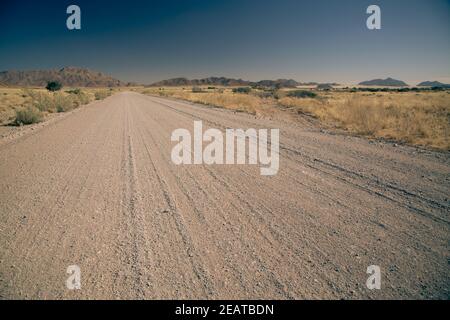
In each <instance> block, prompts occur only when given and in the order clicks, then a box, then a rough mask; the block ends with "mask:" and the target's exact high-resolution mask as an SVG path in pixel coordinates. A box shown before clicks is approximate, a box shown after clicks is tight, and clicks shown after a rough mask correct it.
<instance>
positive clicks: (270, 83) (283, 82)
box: [150, 77, 300, 88]
mask: <svg viewBox="0 0 450 320" xmlns="http://www.w3.org/2000/svg"><path fill="white" fill-rule="evenodd" d="M205 85H208V86H263V87H279V88H295V87H296V86H298V85H300V83H298V82H297V81H295V80H292V79H278V80H261V81H257V82H252V81H246V80H242V79H233V78H225V77H209V78H203V79H193V80H189V79H187V78H173V79H168V80H163V81H158V82H155V83H153V84H151V85H150V86H152V87H179V86H205Z"/></svg>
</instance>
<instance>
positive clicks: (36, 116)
mask: <svg viewBox="0 0 450 320" xmlns="http://www.w3.org/2000/svg"><path fill="white" fill-rule="evenodd" d="M41 120H42V113H41V111H39V109H37V108H35V107H33V106H28V107H26V108H24V109H20V110H16V118H15V120H14V123H15V124H16V125H24V124H32V123H37V122H40V121H41Z"/></svg>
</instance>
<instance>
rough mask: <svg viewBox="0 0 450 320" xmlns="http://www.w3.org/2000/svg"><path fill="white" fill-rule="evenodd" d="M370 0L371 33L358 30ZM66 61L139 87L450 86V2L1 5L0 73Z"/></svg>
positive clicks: (176, 0)
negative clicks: (179, 82) (377, 21)
mask: <svg viewBox="0 0 450 320" xmlns="http://www.w3.org/2000/svg"><path fill="white" fill-rule="evenodd" d="M70 4H77V5H79V6H80V8H81V15H82V17H81V27H82V29H81V30H79V31H70V30H68V29H67V28H66V19H67V16H68V15H67V14H66V8H67V6H68V5H70ZM371 4H377V5H379V6H380V7H381V13H382V29H381V30H378V31H371V30H368V29H367V27H366V19H367V17H368V15H367V14H366V9H367V7H368V6H369V5H371ZM63 66H79V67H86V68H90V69H93V70H98V71H102V72H105V73H107V74H110V75H112V76H115V77H117V78H119V79H121V80H124V81H138V82H141V83H150V82H153V81H157V80H162V79H167V78H171V77H178V76H184V77H188V78H199V77H206V76H226V77H235V78H243V79H247V80H260V79H277V78H293V79H295V80H298V81H318V82H339V83H355V82H359V81H362V80H369V79H373V78H381V77H382V78H385V77H388V76H390V77H393V78H396V79H401V80H404V81H407V82H409V83H411V84H414V83H417V82H418V81H423V80H441V81H444V82H450V0H377V1H375V0H314V1H313V0H311V1H306V0H305V1H303V0H273V1H265V0H222V1H217V0H171V1H168V0H157V1H151V0H147V1H138V0H127V1H120V0H116V1H93V0H90V1H84V0H83V1H81V0H71V1H65V0H55V1H45V0H42V1H21V0H14V1H10V0H1V1H0V70H11V69H15V70H29V69H48V68H60V67H63Z"/></svg>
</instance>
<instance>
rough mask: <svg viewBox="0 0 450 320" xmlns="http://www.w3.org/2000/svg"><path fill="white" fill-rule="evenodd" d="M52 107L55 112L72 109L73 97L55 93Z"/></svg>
mask: <svg viewBox="0 0 450 320" xmlns="http://www.w3.org/2000/svg"><path fill="white" fill-rule="evenodd" d="M53 103H54V109H55V110H56V112H67V111H70V110H72V109H73V108H74V107H75V106H74V99H72V97H71V96H65V95H63V94H57V95H55V96H54V97H53Z"/></svg>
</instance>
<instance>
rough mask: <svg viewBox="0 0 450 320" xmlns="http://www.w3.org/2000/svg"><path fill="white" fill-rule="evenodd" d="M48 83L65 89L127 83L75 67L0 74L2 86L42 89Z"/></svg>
mask: <svg viewBox="0 0 450 320" xmlns="http://www.w3.org/2000/svg"><path fill="white" fill-rule="evenodd" d="M48 81H59V82H61V83H62V84H63V85H64V86H67V87H118V86H126V85H127V83H124V82H122V81H120V80H117V79H115V78H113V77H110V76H108V75H105V74H103V73H101V72H97V71H91V70H89V69H83V68H77V67H65V68H62V69H59V70H33V71H2V72H0V84H2V85H4V86H5V85H6V86H38V87H42V86H45V85H46V84H47V82H48Z"/></svg>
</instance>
